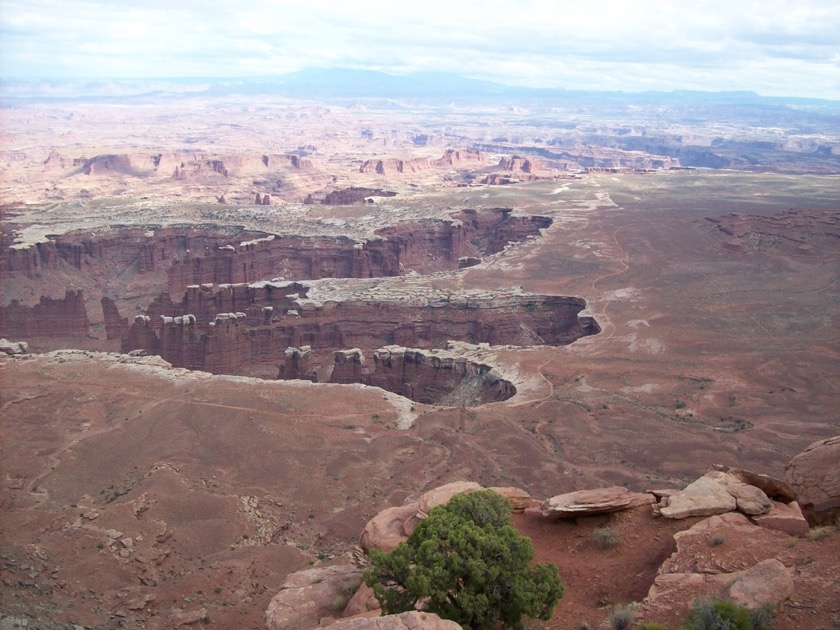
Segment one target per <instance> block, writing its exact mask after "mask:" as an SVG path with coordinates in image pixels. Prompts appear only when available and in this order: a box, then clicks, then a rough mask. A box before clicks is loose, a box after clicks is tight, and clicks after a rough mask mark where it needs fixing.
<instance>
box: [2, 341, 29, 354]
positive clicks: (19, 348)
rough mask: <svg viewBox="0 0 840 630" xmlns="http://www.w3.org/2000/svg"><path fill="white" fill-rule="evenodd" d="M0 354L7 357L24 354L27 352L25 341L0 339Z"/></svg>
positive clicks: (27, 345)
mask: <svg viewBox="0 0 840 630" xmlns="http://www.w3.org/2000/svg"><path fill="white" fill-rule="evenodd" d="M0 352H1V353H3V354H8V355H16V354H26V353H27V352H29V344H28V343H26V342H25V341H9V340H8V339H0Z"/></svg>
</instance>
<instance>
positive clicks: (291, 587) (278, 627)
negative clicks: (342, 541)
mask: <svg viewBox="0 0 840 630" xmlns="http://www.w3.org/2000/svg"><path fill="white" fill-rule="evenodd" d="M361 582H362V571H361V570H359V569H357V568H356V567H351V566H329V567H323V568H318V569H307V570H305V571H298V572H296V573H292V574H291V575H289V576H288V577H287V578H286V581H285V582H283V585H282V586H281V587H280V592H279V593H277V595H275V596H274V597H273V598H272V599H271V603H270V604H269V605H268V610H267V611H266V613H265V627H266V630H310V628H314V627H316V626H318V625H319V624H320V623H321V622H322V621H323V620H326V619H328V618H330V617H332V618H338V617H340V616H341V614H342V613H343V611H344V608H345V606H346V605H347V602H348V601H349V599H350V597H351V596H352V595H353V593H355V592H356V589H357V588H358V586H359V584H360V583H361Z"/></svg>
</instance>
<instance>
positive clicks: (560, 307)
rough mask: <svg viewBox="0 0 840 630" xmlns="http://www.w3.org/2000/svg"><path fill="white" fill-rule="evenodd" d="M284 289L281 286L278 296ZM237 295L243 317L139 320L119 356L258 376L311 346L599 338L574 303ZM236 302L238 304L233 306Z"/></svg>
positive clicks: (262, 291)
mask: <svg viewBox="0 0 840 630" xmlns="http://www.w3.org/2000/svg"><path fill="white" fill-rule="evenodd" d="M287 290H288V288H282V289H281V290H280V291H279V293H282V292H283V291H287ZM191 291H192V292H193V293H194V294H195V296H194V297H189V296H188V297H187V298H185V303H187V304H196V303H200V302H201V300H202V297H201V294H202V290H201V289H200V288H199V289H198V290H191ZM237 291H239V292H241V293H246V294H247V293H248V292H249V291H253V293H251V296H252V297H253V298H254V301H253V302H251V303H250V304H249V305H248V306H247V307H246V310H243V311H230V313H233V317H231V316H229V315H228V314H226V313H224V314H222V315H216V316H215V317H214V319H213V320H212V321H208V320H206V319H204V315H203V314H204V313H206V312H207V305H208V304H210V303H212V302H211V300H210V299H209V298H210V296H208V299H205V301H204V305H203V306H202V308H203V310H201V311H199V312H200V313H202V315H201V317H196V315H195V313H192V314H189V315H183V316H175V317H173V316H167V315H160V316H158V317H157V318H151V317H148V316H147V317H145V318H144V317H142V316H141V317H138V318H136V319H135V322H134V324H133V325H132V327H131V330H130V331H129V335H128V337H127V338H126V339H125V340H124V341H123V344H122V348H123V351H124V352H129V351H131V350H137V349H142V350H145V351H146V352H149V353H152V354H160V355H161V356H162V357H163V358H164V359H166V360H167V361H169V362H170V363H173V364H174V365H177V366H180V367H188V368H193V369H201V370H206V371H209V372H215V373H233V374H243V373H244V374H255V373H256V372H261V373H265V371H267V370H271V371H273V372H274V373H276V366H277V365H279V364H280V363H282V362H283V361H284V353H285V352H286V349H287V348H300V347H302V346H310V347H311V348H312V349H313V350H314V351H316V352H317V351H328V352H332V351H334V350H336V349H343V348H361V349H367V350H373V349H376V348H381V347H383V346H389V345H398V346H405V347H412V348H420V349H422V348H444V347H446V344H447V342H448V341H450V340H457V341H466V342H469V343H488V344H491V345H516V346H529V345H542V344H545V345H564V344H568V343H571V342H572V341H574V340H575V339H578V338H580V337H583V336H586V335H590V334H594V333H596V332H598V330H599V329H598V327H597V324H595V323H594V321H592V320H591V318H579V317H578V314H579V313H580V311H581V310H583V308H584V306H585V303H584V301H583V300H582V299H580V298H573V297H563V296H528V297H518V296H517V297H508V298H497V299H486V300H479V299H467V298H460V299H457V300H453V301H451V302H450V301H444V302H436V303H433V304H419V303H418V304H405V303H401V302H382V301H377V302H372V301H367V300H355V301H346V302H332V301H331V302H325V303H323V304H321V303H317V302H313V301H311V300H307V299H303V298H301V299H297V300H295V301H294V303H293V306H294V307H295V308H292V309H285V310H284V309H283V306H286V305H287V304H283V303H282V302H283V300H288V299H291V298H290V297H289V296H288V294H287V295H285V297H283V298H282V299H280V300H278V301H277V302H276V304H278V308H274V307H269V306H266V305H265V301H266V300H267V299H268V298H266V297H265V296H266V295H267V294H268V291H267V289H266V288H265V287H263V288H259V287H257V288H253V289H251V288H247V287H238V288H235V289H234V288H231V289H230V290H228V289H223V292H224V293H225V295H226V296H234V295H236V293H237ZM188 293H190V292H188ZM272 293H273V292H272ZM257 296H261V297H260V299H256V297H257ZM214 299H216V300H219V299H221V298H220V297H218V296H216V297H215V298H214ZM225 299H227V298H225ZM216 303H218V302H216ZM243 303H244V300H243V301H241V302H239V303H238V304H243ZM267 308H271V310H270V311H267V310H265V309H267ZM372 314H374V315H373V316H372ZM187 318H190V320H189V322H190V323H189V324H187V323H186V322H187ZM179 321H180V323H179ZM330 358H331V357H330ZM323 362H324V361H321V363H323ZM330 362H332V361H330ZM296 377H297V376H292V378H296Z"/></svg>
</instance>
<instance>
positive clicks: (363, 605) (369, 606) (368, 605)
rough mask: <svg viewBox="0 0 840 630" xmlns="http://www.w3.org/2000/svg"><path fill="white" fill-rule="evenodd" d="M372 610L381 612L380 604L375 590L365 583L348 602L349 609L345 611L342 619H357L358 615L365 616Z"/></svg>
mask: <svg viewBox="0 0 840 630" xmlns="http://www.w3.org/2000/svg"><path fill="white" fill-rule="evenodd" d="M372 610H379V602H378V601H377V599H376V597H375V596H374V594H373V589H372V588H371V587H369V586H368V585H367V584H365V583H364V582H363V583H362V585H361V586H359V589H358V590H357V591H356V594H355V595H353V597H351V598H350V601H349V602H347V608H345V609H344V613H343V614H342V615H341V616H342V617H355V616H356V615H363V614H365V613H369V612H371V611H372Z"/></svg>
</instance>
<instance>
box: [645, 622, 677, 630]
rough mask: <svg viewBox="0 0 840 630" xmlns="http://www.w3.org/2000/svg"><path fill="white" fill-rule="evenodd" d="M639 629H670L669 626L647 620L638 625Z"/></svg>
mask: <svg viewBox="0 0 840 630" xmlns="http://www.w3.org/2000/svg"><path fill="white" fill-rule="evenodd" d="M639 630H671V628H670V627H669V626H664V625H662V624H661V623H656V622H648V623H643V624H642V625H640V626H639Z"/></svg>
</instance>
